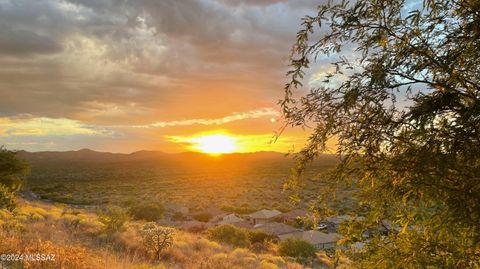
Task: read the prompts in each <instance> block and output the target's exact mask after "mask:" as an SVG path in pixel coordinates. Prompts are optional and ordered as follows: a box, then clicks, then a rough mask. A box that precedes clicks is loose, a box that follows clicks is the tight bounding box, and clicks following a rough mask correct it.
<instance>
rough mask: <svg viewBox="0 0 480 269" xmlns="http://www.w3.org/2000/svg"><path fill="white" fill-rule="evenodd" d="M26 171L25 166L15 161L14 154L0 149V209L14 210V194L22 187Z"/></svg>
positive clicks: (17, 160)
mask: <svg viewBox="0 0 480 269" xmlns="http://www.w3.org/2000/svg"><path fill="white" fill-rule="evenodd" d="M27 171H28V166H27V164H26V163H25V162H23V161H20V160H19V159H17V157H16V156H15V152H12V151H8V150H6V149H5V148H4V147H0V209H3V208H5V209H7V210H10V211H12V210H13V209H15V192H16V191H18V190H20V188H21V187H22V176H24V175H25V174H26V173H27Z"/></svg>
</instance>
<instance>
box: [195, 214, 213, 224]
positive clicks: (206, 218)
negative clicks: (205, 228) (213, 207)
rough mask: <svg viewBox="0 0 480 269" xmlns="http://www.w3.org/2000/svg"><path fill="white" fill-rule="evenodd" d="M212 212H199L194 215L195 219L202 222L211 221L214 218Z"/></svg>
mask: <svg viewBox="0 0 480 269" xmlns="http://www.w3.org/2000/svg"><path fill="white" fill-rule="evenodd" d="M212 217H213V216H212V214H210V213H198V214H196V215H194V216H193V219H195V220H198V221H201V222H209V221H210V220H211V219H212Z"/></svg>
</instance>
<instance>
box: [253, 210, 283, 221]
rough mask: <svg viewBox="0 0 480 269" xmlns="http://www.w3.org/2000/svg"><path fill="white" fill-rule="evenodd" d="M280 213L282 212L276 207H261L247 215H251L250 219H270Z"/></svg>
mask: <svg viewBox="0 0 480 269" xmlns="http://www.w3.org/2000/svg"><path fill="white" fill-rule="evenodd" d="M280 214H282V212H280V211H278V210H276V209H273V210H268V209H262V210H259V211H257V212H254V213H252V214H250V215H248V216H249V217H251V218H252V219H271V218H273V217H276V216H278V215H280Z"/></svg>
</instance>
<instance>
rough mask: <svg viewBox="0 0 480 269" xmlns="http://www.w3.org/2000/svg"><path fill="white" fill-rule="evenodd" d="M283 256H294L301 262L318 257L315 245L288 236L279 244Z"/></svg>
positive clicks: (279, 250)
mask: <svg viewBox="0 0 480 269" xmlns="http://www.w3.org/2000/svg"><path fill="white" fill-rule="evenodd" d="M278 252H279V254H280V255H281V256H286V257H292V258H294V259H296V260H297V261H300V262H306V261H308V260H311V259H313V258H315V257H316V252H317V249H316V248H315V246H314V245H312V244H310V243H308V242H307V241H305V240H301V239H298V238H287V239H285V240H284V241H282V242H280V244H279V245H278Z"/></svg>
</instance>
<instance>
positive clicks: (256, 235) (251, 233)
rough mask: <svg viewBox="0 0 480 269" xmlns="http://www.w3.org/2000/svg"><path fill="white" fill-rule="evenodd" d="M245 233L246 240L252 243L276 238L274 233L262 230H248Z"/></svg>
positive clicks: (266, 241)
mask: <svg viewBox="0 0 480 269" xmlns="http://www.w3.org/2000/svg"><path fill="white" fill-rule="evenodd" d="M247 233H248V240H249V241H250V243H252V244H255V243H268V242H274V241H276V239H277V237H276V236H275V235H271V234H267V233H265V232H263V231H257V230H248V231H247Z"/></svg>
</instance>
